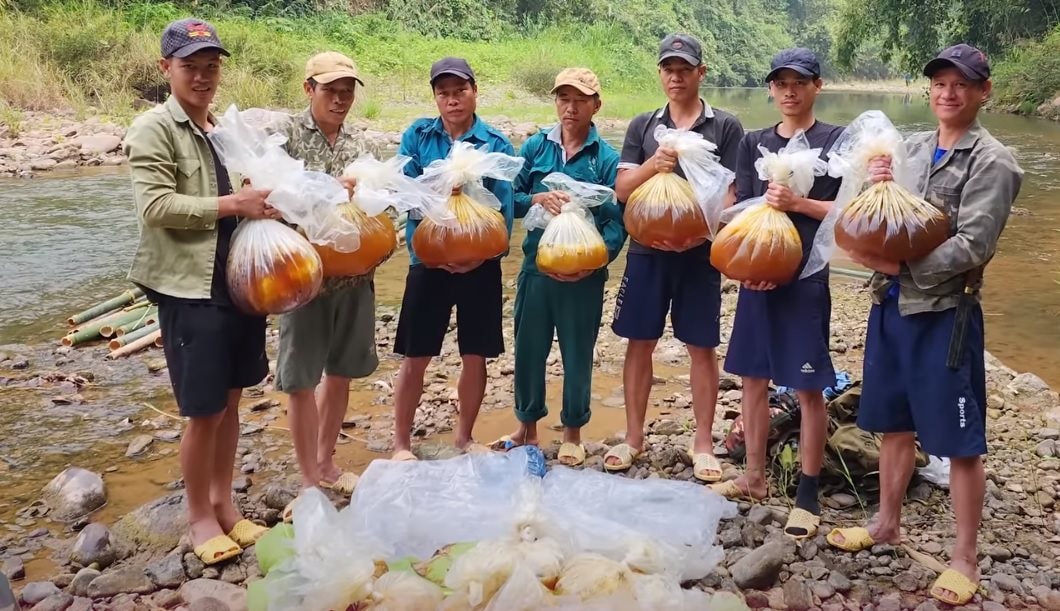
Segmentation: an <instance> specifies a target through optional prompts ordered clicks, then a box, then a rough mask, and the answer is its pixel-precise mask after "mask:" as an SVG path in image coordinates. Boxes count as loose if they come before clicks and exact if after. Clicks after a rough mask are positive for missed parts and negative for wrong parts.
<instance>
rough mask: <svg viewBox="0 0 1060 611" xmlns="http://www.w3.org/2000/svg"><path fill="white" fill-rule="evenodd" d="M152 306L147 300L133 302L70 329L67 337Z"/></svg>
mask: <svg viewBox="0 0 1060 611" xmlns="http://www.w3.org/2000/svg"><path fill="white" fill-rule="evenodd" d="M150 305H151V302H149V301H147V300H146V299H145V300H143V301H135V302H133V304H132V305H130V306H128V307H125V308H122V309H120V310H114V311H112V312H107V313H106V314H103V315H101V316H99V317H97V318H93V319H92V320H89V321H86V322H84V323H81V324H79V325H77V326H76V327H74V328H73V329H70V331H69V332H68V333H67V335H69V334H71V333H78V332H80V331H81V330H83V329H87V328H89V327H99V326H100V324H101V323H104V322H110V321H111V320H114V319H115V318H118V317H120V316H123V315H125V313H126V312H132V311H133V310H139V309H140V308H145V307H148V306H150Z"/></svg>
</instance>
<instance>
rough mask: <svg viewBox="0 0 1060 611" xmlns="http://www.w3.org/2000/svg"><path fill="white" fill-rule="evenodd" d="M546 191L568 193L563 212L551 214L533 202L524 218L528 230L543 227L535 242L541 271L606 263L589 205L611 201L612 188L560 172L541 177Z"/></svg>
mask: <svg viewBox="0 0 1060 611" xmlns="http://www.w3.org/2000/svg"><path fill="white" fill-rule="evenodd" d="M541 184H543V185H544V186H545V187H546V188H547V189H548V190H549V191H560V192H563V193H566V194H567V195H569V196H570V201H568V202H566V203H565V204H563V209H562V212H560V213H559V214H558V215H554V214H552V213H551V212H549V211H548V210H547V209H546V208H545V207H544V206H532V207H531V208H530V212H528V213H527V215H526V218H525V219H524V220H523V225H524V226H525V227H526V230H527V231H533V230H535V229H544V232H543V233H542V234H541V240H540V241H539V242H538V246H537V260H536V262H537V267H538V269H540V270H541V271H543V272H546V273H552V274H561V275H567V276H569V275H573V274H578V273H581V272H585V271H591V270H595V269H600V268H601V267H604V266H606V265H607V262H608V255H607V245H606V244H604V238H603V236H601V235H600V232H599V230H597V228H596V223H595V221H594V220H593V215H592V213H591V212H590V211H589V209H590V208H593V207H596V206H601V205H603V204H606V203H608V202H610V201H612V200H613V199H614V197H615V192H614V191H613V190H611V189H609V188H608V187H604V186H602V185H594V184H590V183H585V182H579V181H577V180H574V179H573V178H571V177H570V176H567V175H566V174H563V173H562V172H553V173H551V174H549V175H548V176H546V177H545V178H544V179H542V181H541Z"/></svg>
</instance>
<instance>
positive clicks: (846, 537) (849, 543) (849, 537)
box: [825, 526, 876, 552]
mask: <svg viewBox="0 0 1060 611" xmlns="http://www.w3.org/2000/svg"><path fill="white" fill-rule="evenodd" d="M836 535H840V536H842V537H843V541H842V542H840V541H837V540H836V538H835V536H836ZM825 539H826V540H827V541H828V544H829V545H831V546H832V547H835V548H838V549H841V550H843V551H844V552H860V551H861V550H865V549H869V548H871V547H872V546H873V545H876V542H875V541H874V540H873V539H872V535H870V534H869V529H867V528H864V527H862V526H854V527H851V528H833V529H832V532H830V533H828V536H827V537H825Z"/></svg>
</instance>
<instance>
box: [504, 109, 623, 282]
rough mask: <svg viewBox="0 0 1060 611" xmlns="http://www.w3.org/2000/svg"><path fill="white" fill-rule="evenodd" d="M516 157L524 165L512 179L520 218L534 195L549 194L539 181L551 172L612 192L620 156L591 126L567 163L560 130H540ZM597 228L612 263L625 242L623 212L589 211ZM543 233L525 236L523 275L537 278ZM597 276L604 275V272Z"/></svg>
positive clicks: (609, 209) (614, 207) (608, 208)
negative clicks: (538, 254) (522, 161)
mask: <svg viewBox="0 0 1060 611" xmlns="http://www.w3.org/2000/svg"><path fill="white" fill-rule="evenodd" d="M519 155H520V156H521V157H522V158H523V159H525V160H526V161H525V162H524V163H523V169H522V171H521V172H520V173H519V176H518V178H516V179H515V216H516V218H523V217H525V216H526V215H527V213H528V212H530V207H531V206H532V205H533V204H532V203H531V200H532V198H533V196H534V194H536V193H542V192H545V191H548V188H547V187H545V186H544V185H542V184H541V181H542V180H543V179H544V178H545V177H546V176H548V175H549V174H551V173H552V172H562V173H564V174H566V175H567V176H570V177H571V178H573V179H575V180H578V181H581V182H587V183H592V184H596V185H603V186H606V187H610V188H612V189H614V188H615V177H616V176H617V175H618V161H619V154H618V152H617V151H615V149H614V148H612V147H611V145H610V144H608V143H607V142H606V141H604V140H603V139H602V138H600V135H599V134H598V133H597V131H596V127H595V126H593V127H591V128H590V129H589V137H588V138H587V139H586V141H585V145H584V146H583V147H582V149H581V150H580V151H578V152H577V153H575V154H574V156H573V157H571V158H570V159H566V160H565V159H564V156H565V153H564V150H563V144H562V143H561V141H560V127H559V126H558V125H557V126H555V127H553V128H550V129H543V130H541V131H540V132H538V133H536V134H534V135H533V136H530V138H528V139H527V140H526V142H524V143H523V146H522V148H521V149H520V150H519ZM590 211H591V212H592V215H593V220H594V221H595V222H596V228H597V229H598V230H599V231H600V235H601V236H603V238H604V244H605V245H606V246H607V257H608V261H614V260H615V257H617V256H618V253H619V252H621V250H622V246H623V245H624V244H625V242H626V229H625V227H624V226H623V224H622V210H621V209H620V208H619V207H618V205H617V204H615V203H607V204H604V205H602V206H595V207H593V208H590ZM542 233H544V230H542V229H535V230H533V231H530V232H528V233H527V234H526V239H525V240H523V255H524V257H523V271H525V272H529V273H533V274H537V273H540V272H539V271H538V269H537V263H536V260H537V245H538V243H539V242H540V241H541V235H542ZM600 273H607V271H606V268H605V269H603V270H600Z"/></svg>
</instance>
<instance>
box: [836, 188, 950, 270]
mask: <svg viewBox="0 0 1060 611" xmlns="http://www.w3.org/2000/svg"><path fill="white" fill-rule="evenodd" d="M949 235H950V224H949V220H948V219H947V217H946V214H945V213H944V212H943V211H942V210H939V209H938V208H936V207H935V206H932V205H931V204H929V203H928V202H926V201H924V200H923V199H921V198H919V197H916V196H915V195H913V194H912V193H910V192H909V191H908V190H906V189H905V188H903V187H902V186H901V185H899V184H897V183H895V182H894V181H890V180H889V181H885V182H878V183H876V184H874V185H872V186H871V187H869V188H868V189H866V190H865V191H864V192H863V193H862V194H861V195H858V196H857V197H855V198H854V200H853V201H851V202H850V204H848V205H847V206H846V207H845V208H844V209H843V212H842V213H841V214H840V215H839V219H838V220H837V221H836V224H835V242H836V245H837V246H839V247H840V248H842V249H843V250H846V251H848V252H861V253H865V254H868V255H872V256H876V257H882V258H884V259H887V260H889V261H916V260H917V259H921V258H923V257H925V256H927V255H928V254H929V253H930V252H931V251H933V250H935V249H936V248H937V247H938V246H939V245H940V244H942V243H943V242H945V241H946V239H947V238H949Z"/></svg>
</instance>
